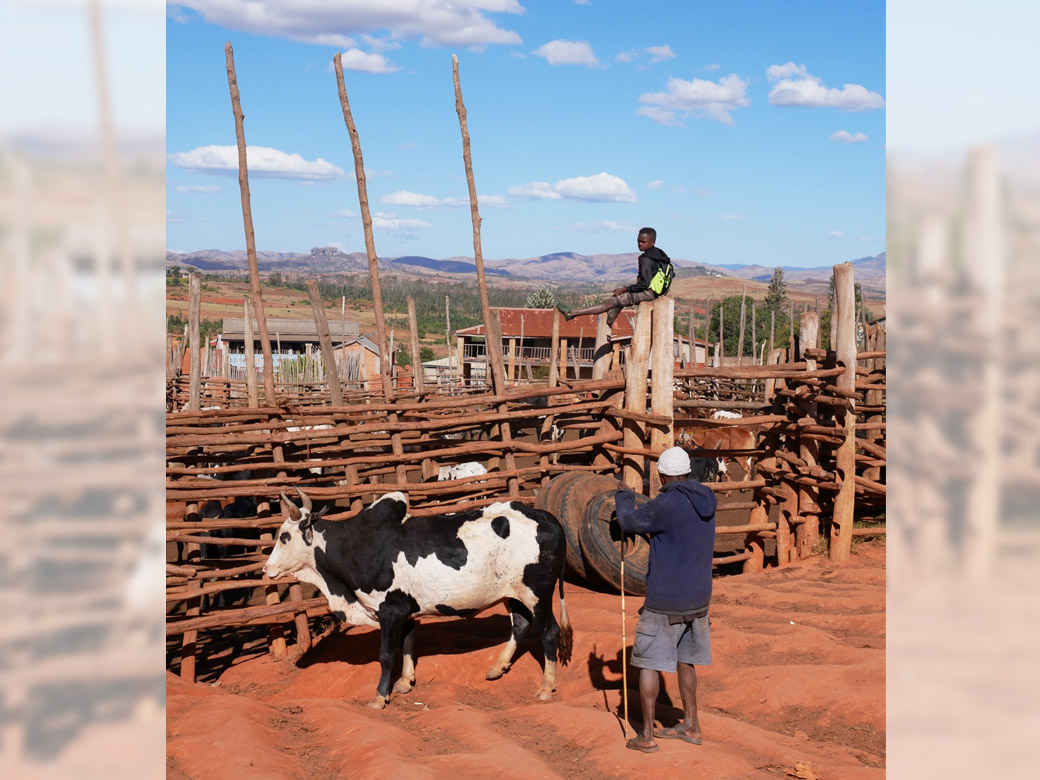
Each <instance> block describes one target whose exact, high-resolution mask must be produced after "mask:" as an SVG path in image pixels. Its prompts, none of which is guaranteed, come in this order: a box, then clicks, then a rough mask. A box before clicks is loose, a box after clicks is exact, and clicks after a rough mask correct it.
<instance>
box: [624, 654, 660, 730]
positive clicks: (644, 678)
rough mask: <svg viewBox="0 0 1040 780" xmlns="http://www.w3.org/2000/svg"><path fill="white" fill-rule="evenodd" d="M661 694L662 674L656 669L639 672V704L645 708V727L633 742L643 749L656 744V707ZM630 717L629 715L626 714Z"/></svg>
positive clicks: (626, 715)
mask: <svg viewBox="0 0 1040 780" xmlns="http://www.w3.org/2000/svg"><path fill="white" fill-rule="evenodd" d="M660 692H661V673H660V672H658V671H656V670H654V669H640V670H639V702H640V704H642V706H643V727H642V729H640V731H639V734H638V735H637V736H636V737H635V739H634V740H633V741H634V742H635V743H636V744H637V745H640V746H641V747H651V746H652V745H654V744H655V742H654V706H655V705H656V703H657V695H658V694H659V693H660ZM625 717H626V718H627V717H628V713H627V712H626V713H625Z"/></svg>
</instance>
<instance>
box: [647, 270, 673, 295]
mask: <svg viewBox="0 0 1040 780" xmlns="http://www.w3.org/2000/svg"><path fill="white" fill-rule="evenodd" d="M674 278H675V268H673V267H672V264H671V263H658V264H657V273H655V274H654V278H653V279H651V280H650V289H651V290H653V291H654V292H655V293H657V294H658V295H664V294H665V293H666V292H668V288H669V287H671V286H672V279H674Z"/></svg>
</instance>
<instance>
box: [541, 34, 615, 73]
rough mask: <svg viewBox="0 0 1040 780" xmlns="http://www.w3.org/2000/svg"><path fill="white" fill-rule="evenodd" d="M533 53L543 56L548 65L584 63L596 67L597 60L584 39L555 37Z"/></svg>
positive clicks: (597, 64) (597, 65)
mask: <svg viewBox="0 0 1040 780" xmlns="http://www.w3.org/2000/svg"><path fill="white" fill-rule="evenodd" d="M534 54H537V55H538V56H539V57H544V58H545V61H546V62H548V63H549V64H550V65H586V66H588V67H590V68H598V67H599V60H597V59H596V55H595V54H594V53H593V51H592V47H591V46H589V44H588V42H586V41H565V40H563V39H557V40H555V41H549V42H548V43H547V44H545V45H544V46H539V47H538V48H537V49H535V50H534Z"/></svg>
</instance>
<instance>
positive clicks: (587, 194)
mask: <svg viewBox="0 0 1040 780" xmlns="http://www.w3.org/2000/svg"><path fill="white" fill-rule="evenodd" d="M509 194H510V195H512V196H513V197H514V198H527V199H529V200H584V201H589V202H597V203H598V202H611V203H635V202H636V200H637V198H636V194H635V193H634V192H632V189H631V188H630V187H629V186H628V184H627V183H626V182H625V180H624V179H621V178H619V177H617V176H612V175H611V174H609V173H606V172H603V173H597V174H596V175H595V176H577V177H575V178H573V179H560V180H559V181H558V182H556V183H555V184H549V183H548V182H544V181H533V182H530V183H528V184H521V185H519V186H516V187H510V188H509Z"/></svg>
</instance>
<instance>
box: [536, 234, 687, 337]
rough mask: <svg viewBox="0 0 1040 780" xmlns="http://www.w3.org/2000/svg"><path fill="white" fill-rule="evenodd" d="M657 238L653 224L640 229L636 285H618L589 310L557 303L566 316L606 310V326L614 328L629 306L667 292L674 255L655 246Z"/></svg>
mask: <svg viewBox="0 0 1040 780" xmlns="http://www.w3.org/2000/svg"><path fill="white" fill-rule="evenodd" d="M656 241H657V231H656V230H654V229H653V228H650V227H645V228H640V229H639V235H638V237H637V238H636V245H637V246H638V247H639V249H640V251H641V252H642V254H640V255H639V275H638V277H637V278H636V282H635V284H630V285H628V287H618V288H617V289H616V290H614V292H613V294H612V295H611V297H609V298H607V299H606V300H604V301H602V302H601V303H597V304H596V305H595V306H589V307H588V308H586V309H579V310H577V311H569V310H568V309H566V308H565V307H564V306H563V305H561V304H556V308H557V309H559V311H560V313H561V314H562V315H563V318H564V319H565V320H568V321H569V320H573V319H574V318H575V317H580V316H582V315H584V314H602V313H603V312H605V311H606V312H610V313H609V314H608V315H607V327H608V328H613V327H614V320H616V319H617V318H618V316H619V315H620V314H621V310H622V309H623V308H625V307H626V306H636V305H637V304H639V303H642V302H643V301H652V300H654V299H655V298H658V297H660V296H662V295H664V294H665V293H666V292H668V288H669V287H671V285H672V279H673V278H675V269H674V268H673V267H672V260H671V258H670V257H668V255H666V254H665V253H664V252H663V251H662V250H660V249H658V248H657V247H656V246H654V243H655V242H656Z"/></svg>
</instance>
